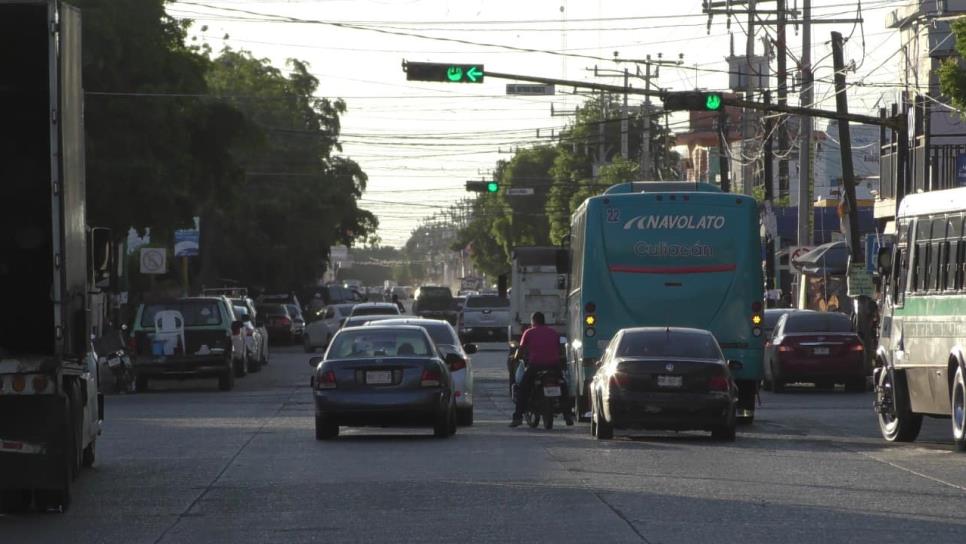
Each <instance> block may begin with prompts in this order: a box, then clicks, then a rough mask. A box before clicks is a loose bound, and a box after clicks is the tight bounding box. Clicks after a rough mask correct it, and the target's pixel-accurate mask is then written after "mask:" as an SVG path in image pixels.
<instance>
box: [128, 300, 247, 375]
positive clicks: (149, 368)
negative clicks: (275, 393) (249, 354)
mask: <svg viewBox="0 0 966 544" xmlns="http://www.w3.org/2000/svg"><path fill="white" fill-rule="evenodd" d="M161 312H171V313H169V314H168V315H169V316H170V318H169V319H162V318H161V317H160V316H159V314H160V313H161ZM159 319H160V320H161V321H162V326H163V327H165V326H166V324H165V323H164V322H165V321H167V322H168V323H167V325H170V327H168V330H160V331H159V330H158V329H157V328H156V327H155V325H156V321H158V320H159ZM241 327H242V322H241V321H238V320H235V315H234V312H233V311H232V307H231V303H230V302H229V301H228V299H227V298H225V297H221V296H217V297H216V296H212V297H193V298H182V299H176V300H171V301H166V302H152V303H148V304H141V305H140V306H139V307H138V309H137V312H136V313H135V315H134V324H133V326H132V327H131V342H130V348H131V352H132V353H131V355H132V358H133V360H134V375H135V378H134V380H135V386H136V388H137V390H138V391H146V390H147V389H148V385H149V380H157V379H185V378H208V377H211V378H218V388H219V389H221V390H222V391H229V390H231V389H232V388H234V387H235V374H236V372H237V371H238V370H239V365H238V363H237V362H236V361H237V360H238V357H236V356H235V352H236V351H237V350H242V351H244V345H243V344H240V343H238V342H236V338H238V339H239V340H240V339H241V337H240V336H239V333H240V331H241ZM181 331H183V336H182V335H181Z"/></svg>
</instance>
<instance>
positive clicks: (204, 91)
mask: <svg viewBox="0 0 966 544" xmlns="http://www.w3.org/2000/svg"><path fill="white" fill-rule="evenodd" d="M74 3H75V4H76V5H77V6H78V7H80V8H81V9H82V13H83V18H84V19H83V20H84V30H83V32H84V35H83V42H84V51H83V53H84V85H85V89H86V91H88V94H87V101H86V115H85V121H86V128H87V142H86V145H87V155H88V160H87V164H88V173H87V179H88V199H87V200H88V221H89V223H91V224H96V225H101V226H108V227H112V228H113V229H114V231H115V232H116V233H118V234H119V236H123V235H124V234H126V233H127V230H128V229H129V228H130V227H135V228H137V229H138V230H140V231H142V232H143V231H144V230H145V229H147V228H149V227H150V228H151V233H152V241H153V242H155V243H157V242H159V241H165V242H170V239H171V236H172V231H173V230H174V229H177V228H185V227H187V226H190V225H191V224H192V218H193V217H196V216H200V217H201V223H202V226H201V231H202V241H201V256H200V257H199V259H198V260H200V263H195V264H194V266H193V268H194V269H195V272H196V273H197V275H198V277H197V279H198V280H200V282H202V283H207V284H209V285H211V284H213V283H217V282H219V281H220V279H221V278H231V279H234V280H238V281H240V282H241V283H242V284H247V285H256V286H263V287H267V288H273V289H296V288H299V287H302V286H303V285H304V284H306V283H311V282H314V280H315V279H316V278H318V277H320V275H321V272H322V269H323V266H324V261H325V257H326V256H327V253H328V249H329V247H330V246H331V245H334V244H337V243H342V244H351V243H353V242H355V241H357V240H364V239H366V238H368V237H369V236H371V234H372V232H373V231H374V229H375V227H376V219H375V217H374V216H373V215H372V214H370V213H369V212H366V211H364V210H361V209H359V207H358V205H357V200H358V198H359V197H360V196H361V195H362V192H363V191H364V190H365V184H366V180H367V177H366V174H365V172H364V171H363V169H362V167H361V166H360V165H359V164H357V163H355V162H354V161H351V160H349V159H347V158H344V157H340V156H339V155H338V153H339V152H340V151H341V147H340V145H339V132H340V115H341V114H342V113H344V112H345V110H346V104H345V102H343V101H342V100H328V99H322V98H317V97H316V96H315V93H316V92H317V91H318V90H319V89H318V87H319V82H318V80H317V79H316V78H315V77H314V76H313V75H312V74H311V73H310V72H309V68H308V66H307V65H306V64H305V63H304V62H301V61H298V60H295V59H292V60H290V61H289V63H288V65H287V67H286V68H287V73H283V72H282V71H281V70H280V69H279V68H277V67H274V66H272V65H271V63H269V62H268V61H267V60H265V59H256V58H254V57H252V55H251V54H249V53H247V52H239V51H233V50H231V49H226V50H224V51H222V52H221V53H220V54H219V55H217V56H216V57H213V56H212V54H211V52H210V51H209V50H208V49H207V48H206V47H197V46H193V45H191V41H189V40H188V37H187V36H188V29H189V27H190V24H191V23H190V21H183V20H181V21H179V20H175V19H172V18H170V17H168V16H167V15H166V13H165V11H164V5H165V3H166V1H165V0H75V2H74Z"/></svg>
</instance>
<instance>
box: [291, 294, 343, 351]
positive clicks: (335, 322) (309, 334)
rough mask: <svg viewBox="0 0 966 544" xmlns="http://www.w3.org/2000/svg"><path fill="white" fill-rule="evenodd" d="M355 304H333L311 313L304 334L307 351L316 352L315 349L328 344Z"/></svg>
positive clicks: (303, 340)
mask: <svg viewBox="0 0 966 544" xmlns="http://www.w3.org/2000/svg"><path fill="white" fill-rule="evenodd" d="M353 306H355V304H332V305H330V306H326V307H324V308H321V309H319V310H318V311H316V312H314V313H310V314H309V320H308V321H309V322H308V323H307V324H306V325H305V333H304V334H303V335H302V346H303V347H304V348H305V353H315V350H317V349H319V348H324V347H326V346H328V345H329V341H330V340H332V337H333V336H335V333H336V332H337V331H338V330H339V327H341V326H342V322H343V321H345V320H346V318H347V317H349V315H350V314H352V307H353Z"/></svg>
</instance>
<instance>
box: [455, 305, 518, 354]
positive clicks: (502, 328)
mask: <svg viewBox="0 0 966 544" xmlns="http://www.w3.org/2000/svg"><path fill="white" fill-rule="evenodd" d="M509 329H510V300H509V299H507V298H504V297H501V296H498V295H470V296H468V297H466V305H465V306H463V311H462V312H461V313H460V316H459V332H460V337H461V338H463V339H464V340H466V341H467V342H471V341H487V342H493V341H497V340H506V339H507V331H509Z"/></svg>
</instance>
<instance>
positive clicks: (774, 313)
mask: <svg viewBox="0 0 966 544" xmlns="http://www.w3.org/2000/svg"><path fill="white" fill-rule="evenodd" d="M808 311H810V310H799V309H797V308H768V309H767V310H765V316H764V322H763V323H762V324H761V325H762V326H761V332H762V336H763V337H764V338H765V340H768V339H769V338H771V335H772V334H773V333H774V332H775V326H776V325H778V320H779V319H781V318H782V316H783V315H785V314H788V313H791V312H808Z"/></svg>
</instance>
